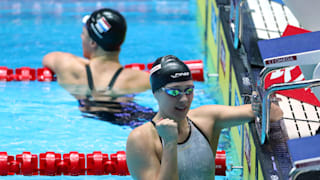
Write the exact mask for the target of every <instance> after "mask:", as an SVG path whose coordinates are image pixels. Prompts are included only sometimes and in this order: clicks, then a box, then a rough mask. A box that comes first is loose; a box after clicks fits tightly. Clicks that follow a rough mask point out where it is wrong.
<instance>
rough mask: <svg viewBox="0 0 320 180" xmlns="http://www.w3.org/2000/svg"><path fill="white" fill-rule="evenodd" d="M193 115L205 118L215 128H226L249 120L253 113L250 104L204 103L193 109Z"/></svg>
mask: <svg viewBox="0 0 320 180" xmlns="http://www.w3.org/2000/svg"><path fill="white" fill-rule="evenodd" d="M192 114H193V116H194V115H196V116H198V118H201V119H206V120H207V121H210V122H211V121H213V123H210V122H208V124H210V125H212V126H214V127H215V128H220V129H223V128H226V127H231V126H237V125H240V124H243V123H246V122H250V121H251V120H253V118H254V114H253V111H252V108H251V105H250V104H246V105H242V106H225V105H204V106H201V107H199V108H197V109H194V110H193V113H192Z"/></svg>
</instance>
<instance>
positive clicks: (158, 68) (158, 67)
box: [150, 64, 161, 75]
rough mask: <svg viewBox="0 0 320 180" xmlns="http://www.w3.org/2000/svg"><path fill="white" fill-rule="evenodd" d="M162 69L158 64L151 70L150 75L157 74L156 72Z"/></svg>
mask: <svg viewBox="0 0 320 180" xmlns="http://www.w3.org/2000/svg"><path fill="white" fill-rule="evenodd" d="M160 69H161V64H158V65H156V66H154V67H153V68H152V69H151V70H150V75H152V74H153V73H155V72H156V71H158V70H160Z"/></svg>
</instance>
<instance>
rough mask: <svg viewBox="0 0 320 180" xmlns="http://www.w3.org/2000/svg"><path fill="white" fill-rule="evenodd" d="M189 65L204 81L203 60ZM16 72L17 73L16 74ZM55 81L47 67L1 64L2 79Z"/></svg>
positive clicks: (143, 67)
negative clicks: (17, 66)
mask: <svg viewBox="0 0 320 180" xmlns="http://www.w3.org/2000/svg"><path fill="white" fill-rule="evenodd" d="M183 62H184V63H186V64H187V66H188V67H189V69H190V71H191V74H192V78H193V80H195V81H204V76H203V63H202V60H187V61H183ZM124 67H125V68H131V69H136V70H141V71H143V70H146V71H149V70H150V69H151V68H152V63H149V64H147V69H146V65H145V64H142V63H132V64H127V65H125V66H124ZM14 72H15V74H14ZM12 80H14V81H34V80H38V81H41V82H42V81H47V82H50V81H55V80H56V77H55V74H54V72H53V71H52V70H50V69H49V68H47V67H43V68H37V69H34V68H30V67H21V68H17V69H15V71H13V69H9V68H7V67H5V66H0V81H12Z"/></svg>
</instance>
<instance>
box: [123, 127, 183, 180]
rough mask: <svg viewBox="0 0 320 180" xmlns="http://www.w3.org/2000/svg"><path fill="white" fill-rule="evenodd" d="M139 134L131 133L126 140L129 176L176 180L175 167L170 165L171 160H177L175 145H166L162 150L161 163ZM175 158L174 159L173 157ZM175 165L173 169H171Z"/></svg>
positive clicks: (142, 179)
mask: <svg viewBox="0 0 320 180" xmlns="http://www.w3.org/2000/svg"><path fill="white" fill-rule="evenodd" d="M150 144H153V143H147V142H146V141H145V140H144V139H143V137H142V136H141V134H140V133H139V132H135V131H133V132H131V133H130V135H129V137H128V140H127V147H126V148H127V149H126V156H127V164H128V168H129V172H130V175H131V176H132V178H133V179H139V180H144V179H145V180H149V179H157V180H158V179H163V180H167V179H173V180H174V179H178V175H177V174H178V172H177V165H176V163H171V160H172V159H175V158H177V155H176V151H177V144H176V143H174V144H166V145H165V147H164V149H163V155H162V156H163V157H162V160H161V161H162V162H161V164H160V162H159V159H158V158H157V155H156V153H155V150H154V149H152V146H151V145H150ZM173 156H175V157H173ZM174 164H175V167H173V166H174Z"/></svg>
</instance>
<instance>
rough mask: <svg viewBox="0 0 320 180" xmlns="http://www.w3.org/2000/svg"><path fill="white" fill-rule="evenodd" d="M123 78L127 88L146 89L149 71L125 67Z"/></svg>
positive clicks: (148, 83)
mask: <svg viewBox="0 0 320 180" xmlns="http://www.w3.org/2000/svg"><path fill="white" fill-rule="evenodd" d="M124 79H125V81H126V82H127V83H126V85H127V86H128V88H138V89H139V88H141V89H142V90H146V89H149V88H150V82H149V73H148V72H145V71H140V70H135V69H125V70H124Z"/></svg>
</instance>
